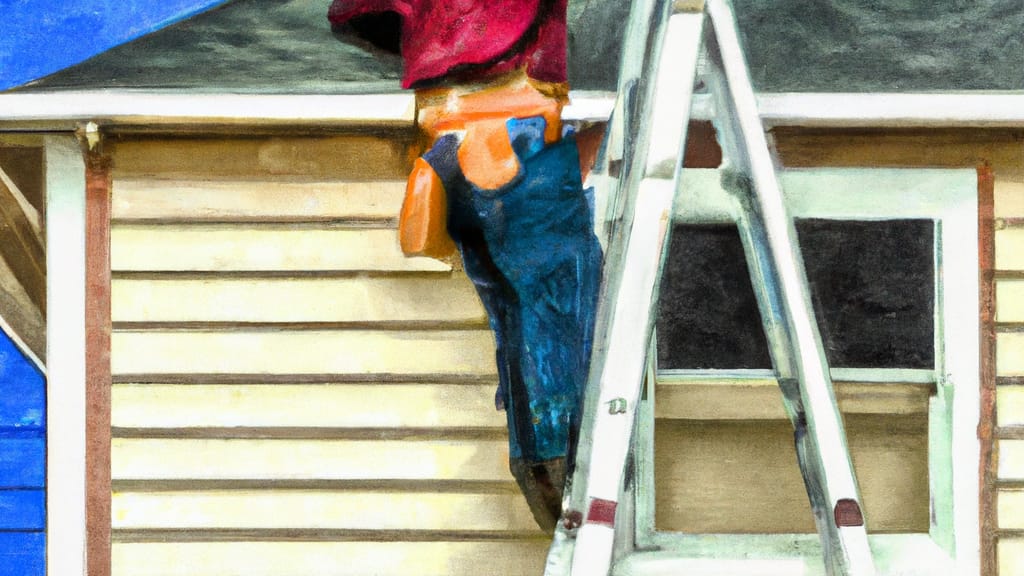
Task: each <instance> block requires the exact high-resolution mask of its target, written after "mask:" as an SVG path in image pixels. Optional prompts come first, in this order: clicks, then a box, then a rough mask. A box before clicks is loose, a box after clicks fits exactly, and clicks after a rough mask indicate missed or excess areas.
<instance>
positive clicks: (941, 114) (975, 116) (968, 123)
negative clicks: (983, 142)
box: [757, 92, 1024, 128]
mask: <svg viewBox="0 0 1024 576" xmlns="http://www.w3.org/2000/svg"><path fill="white" fill-rule="evenodd" d="M757 107H758V111H759V112H760V114H761V120H762V122H764V123H765V125H766V126H807V127H828V128H840V127H842V128H845V127H863V128H875V127H878V128H901V127H907V128H973V127H982V128H991V127H1006V128H1017V127H1022V126H1024V92H970V93H918V94H909V93H907V94H870V93H867V94H838V93H837V94H811V93H778V94H760V95H758V97H757Z"/></svg>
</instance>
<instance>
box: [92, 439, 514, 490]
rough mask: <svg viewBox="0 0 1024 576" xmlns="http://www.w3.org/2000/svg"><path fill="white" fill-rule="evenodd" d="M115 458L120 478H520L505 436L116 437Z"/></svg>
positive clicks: (113, 467)
mask: <svg viewBox="0 0 1024 576" xmlns="http://www.w3.org/2000/svg"><path fill="white" fill-rule="evenodd" d="M111 461H112V463H111V470H112V474H113V478H114V479H115V480H160V479H166V480H179V479H180V480H188V479H203V480H213V479H217V480H220V479H231V480H244V479H258V480H295V479H303V480H307V479H312V480H493V481H511V480H512V476H511V475H510V474H509V472H508V449H507V442H506V441H505V440H503V439H494V440H263V439H259V440H248V439H246V440H237V439H232V440H222V439H205V438H204V439H152V438H150V439H128V438H115V439H114V440H113V444H112V448H111Z"/></svg>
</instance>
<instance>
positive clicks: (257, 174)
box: [111, 131, 414, 181]
mask: <svg viewBox="0 0 1024 576" xmlns="http://www.w3.org/2000/svg"><path fill="white" fill-rule="evenodd" d="M413 136H414V134H413V133H412V132H411V131H410V132H409V133H408V135H407V137H405V138H403V137H398V135H397V134H392V135H389V136H370V135H360V134H345V135H339V136H329V137H319V138H318V137H301V136H296V137H257V138H230V137H229V138H173V139H159V138H157V139H148V138H147V139H136V140H129V139H126V140H123V141H119V142H111V144H112V146H111V153H112V156H113V159H114V179H115V181H116V180H118V179H120V178H139V177H142V176H159V177H163V178H196V177H201V178H204V179H217V178H239V179H245V178H261V177H265V176H271V175H272V176H298V177H303V178H310V179H339V180H404V179H405V178H406V176H408V169H409V167H410V165H411V160H412V157H411V155H410V142H411V140H412V138H413Z"/></svg>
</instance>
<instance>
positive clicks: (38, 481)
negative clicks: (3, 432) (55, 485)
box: [0, 437, 46, 489]
mask: <svg viewBox="0 0 1024 576" xmlns="http://www.w3.org/2000/svg"><path fill="white" fill-rule="evenodd" d="M45 483H46V441H45V440H44V439H42V438H10V437H7V438H0V489H2V488H9V487H10V488H42V487H43V486H44V485H45Z"/></svg>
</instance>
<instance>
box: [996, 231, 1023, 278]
mask: <svg viewBox="0 0 1024 576" xmlns="http://www.w3.org/2000/svg"><path fill="white" fill-rule="evenodd" d="M996 270H1024V228H1007V229H1005V230H996Z"/></svg>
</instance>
